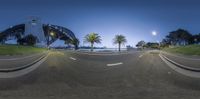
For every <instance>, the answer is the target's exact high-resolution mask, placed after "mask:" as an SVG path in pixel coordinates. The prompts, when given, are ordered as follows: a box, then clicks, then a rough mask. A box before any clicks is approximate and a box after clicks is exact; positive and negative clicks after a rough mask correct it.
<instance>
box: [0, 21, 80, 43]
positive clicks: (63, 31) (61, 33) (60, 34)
mask: <svg viewBox="0 0 200 99" xmlns="http://www.w3.org/2000/svg"><path fill="white" fill-rule="evenodd" d="M43 30H44V35H45V38H46V40H49V39H48V38H49V37H50V38H51V39H50V40H49V44H52V43H53V42H54V41H56V40H57V39H60V40H64V41H67V43H69V44H70V42H71V41H72V40H74V39H77V38H76V36H75V35H74V33H73V32H72V31H71V30H69V29H67V28H65V27H62V26H58V25H49V24H43ZM50 33H53V35H50ZM24 34H25V24H18V25H15V26H12V27H10V28H8V29H6V30H4V31H2V32H1V33H0V39H1V42H2V41H6V40H8V39H9V37H15V38H18V37H20V36H22V37H23V36H24Z"/></svg>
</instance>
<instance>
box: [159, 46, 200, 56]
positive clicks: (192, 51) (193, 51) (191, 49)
mask: <svg viewBox="0 0 200 99" xmlns="http://www.w3.org/2000/svg"><path fill="white" fill-rule="evenodd" d="M163 50H164V51H167V52H171V53H180V54H185V55H200V45H188V46H180V47H174V48H165V49H163Z"/></svg>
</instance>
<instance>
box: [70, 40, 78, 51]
mask: <svg viewBox="0 0 200 99" xmlns="http://www.w3.org/2000/svg"><path fill="white" fill-rule="evenodd" d="M70 43H71V44H73V45H74V49H75V50H77V49H78V45H79V43H80V41H79V40H78V39H77V38H74V39H72V40H71V41H70Z"/></svg>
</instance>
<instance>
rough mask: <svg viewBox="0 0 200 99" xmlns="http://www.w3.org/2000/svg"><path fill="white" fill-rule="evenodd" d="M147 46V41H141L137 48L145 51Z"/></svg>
mask: <svg viewBox="0 0 200 99" xmlns="http://www.w3.org/2000/svg"><path fill="white" fill-rule="evenodd" d="M145 45H146V43H145V41H139V42H138V44H137V45H136V47H138V48H142V49H144V46H145Z"/></svg>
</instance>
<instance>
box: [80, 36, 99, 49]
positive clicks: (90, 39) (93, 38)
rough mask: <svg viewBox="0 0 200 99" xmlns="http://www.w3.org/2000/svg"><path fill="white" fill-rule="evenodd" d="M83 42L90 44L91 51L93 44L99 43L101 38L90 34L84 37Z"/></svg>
mask: <svg viewBox="0 0 200 99" xmlns="http://www.w3.org/2000/svg"><path fill="white" fill-rule="evenodd" d="M84 42H89V43H91V51H93V48H94V43H101V37H100V36H99V35H98V34H97V33H90V34H87V35H86V36H85V37H84Z"/></svg>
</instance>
